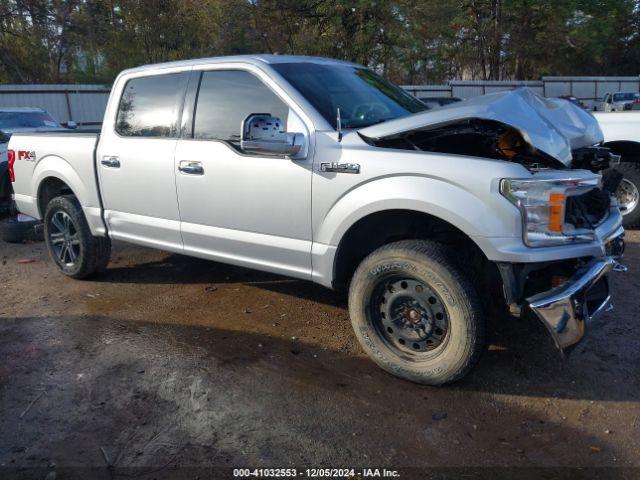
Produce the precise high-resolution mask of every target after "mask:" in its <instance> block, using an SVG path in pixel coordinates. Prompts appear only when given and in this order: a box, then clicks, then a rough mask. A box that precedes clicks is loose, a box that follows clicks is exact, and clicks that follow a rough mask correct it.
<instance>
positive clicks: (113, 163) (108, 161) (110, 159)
mask: <svg viewBox="0 0 640 480" xmlns="http://www.w3.org/2000/svg"><path fill="white" fill-rule="evenodd" d="M100 163H101V164H102V165H104V166H105V167H109V168H120V160H118V157H114V156H112V155H107V156H104V157H102V160H100Z"/></svg>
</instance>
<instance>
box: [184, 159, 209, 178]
mask: <svg viewBox="0 0 640 480" xmlns="http://www.w3.org/2000/svg"><path fill="white" fill-rule="evenodd" d="M178 170H180V171H181V172H182V173H184V174H186V175H204V168H203V167H202V162H192V161H189V160H182V161H180V163H179V164H178Z"/></svg>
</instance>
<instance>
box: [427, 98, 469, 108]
mask: <svg viewBox="0 0 640 480" xmlns="http://www.w3.org/2000/svg"><path fill="white" fill-rule="evenodd" d="M420 101H421V102H422V103H424V104H425V105H427V106H428V107H429V108H440V107H444V106H446V105H451V104H452V103H457V102H461V101H462V99H461V98H458V97H422V98H420Z"/></svg>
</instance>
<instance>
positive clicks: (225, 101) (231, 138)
mask: <svg viewBox="0 0 640 480" xmlns="http://www.w3.org/2000/svg"><path fill="white" fill-rule="evenodd" d="M252 113H270V114H271V115H273V116H275V117H280V119H281V120H282V123H283V125H284V128H285V129H286V126H287V125H286V124H287V116H288V115H289V107H287V105H285V103H284V102H283V101H282V100H280V98H279V97H278V96H277V95H276V94H275V93H274V92H273V91H272V90H271V89H269V87H267V86H266V85H265V84H264V83H262V81H260V80H259V79H258V78H257V77H255V76H254V75H252V74H251V73H249V72H245V71H241V70H221V71H210V72H203V74H202V80H201V82H200V91H199V92H198V101H197V105H196V111H195V119H194V138H199V139H212V140H224V141H228V142H231V143H232V144H234V145H236V146H238V145H239V143H240V126H241V124H242V121H243V120H244V119H245V118H247V116H249V115H250V114H252Z"/></svg>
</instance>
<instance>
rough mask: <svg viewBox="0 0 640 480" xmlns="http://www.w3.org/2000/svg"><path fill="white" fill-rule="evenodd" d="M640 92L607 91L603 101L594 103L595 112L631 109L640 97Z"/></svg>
mask: <svg viewBox="0 0 640 480" xmlns="http://www.w3.org/2000/svg"><path fill="white" fill-rule="evenodd" d="M639 96H640V95H639V94H638V92H617V93H606V94H605V95H604V97H602V101H600V102H596V103H594V104H593V111H594V112H622V111H624V110H630V109H631V106H632V105H633V104H634V103H635V102H636V100H637V99H638V98H639Z"/></svg>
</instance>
